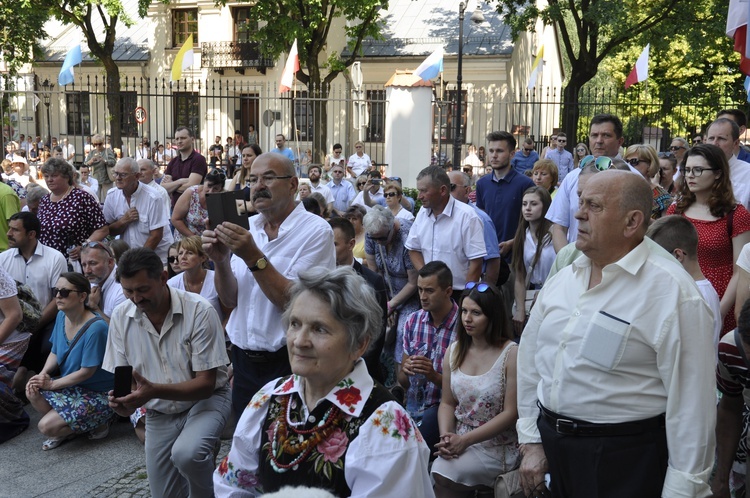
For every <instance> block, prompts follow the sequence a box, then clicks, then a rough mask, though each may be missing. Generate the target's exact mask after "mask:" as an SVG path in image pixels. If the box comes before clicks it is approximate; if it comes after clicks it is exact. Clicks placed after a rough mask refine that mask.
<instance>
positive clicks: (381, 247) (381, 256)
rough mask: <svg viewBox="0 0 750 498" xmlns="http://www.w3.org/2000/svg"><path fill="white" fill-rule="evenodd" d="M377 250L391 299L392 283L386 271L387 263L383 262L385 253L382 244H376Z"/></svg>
mask: <svg viewBox="0 0 750 498" xmlns="http://www.w3.org/2000/svg"><path fill="white" fill-rule="evenodd" d="M378 251H380V260H381V261H382V262H383V271H384V272H385V281H386V283H387V284H388V290H390V291H391V299H393V297H394V294H393V285H392V284H391V275H390V274H389V273H388V265H387V264H386V262H385V253H384V252H383V246H382V245H380V244H378Z"/></svg>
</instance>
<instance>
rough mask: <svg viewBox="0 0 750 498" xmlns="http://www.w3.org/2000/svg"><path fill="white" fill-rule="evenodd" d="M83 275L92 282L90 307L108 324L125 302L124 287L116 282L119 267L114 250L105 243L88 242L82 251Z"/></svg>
mask: <svg viewBox="0 0 750 498" xmlns="http://www.w3.org/2000/svg"><path fill="white" fill-rule="evenodd" d="M81 268H82V269H83V275H84V276H85V277H86V278H87V279H89V282H91V295H90V296H89V307H90V308H91V309H92V310H93V311H96V312H97V313H99V314H100V315H101V316H102V318H104V319H105V320H106V321H107V323H109V317H111V316H112V312H113V311H114V309H115V307H116V306H117V305H118V304H120V303H121V302H123V301H125V296H124V295H123V293H122V286H121V285H120V283H119V282H117V281H116V280H115V275H116V273H117V265H116V264H115V257H114V254H112V249H110V248H109V246H108V245H106V244H105V243H104V242H95V241H92V242H86V243H84V244H83V248H82V249H81Z"/></svg>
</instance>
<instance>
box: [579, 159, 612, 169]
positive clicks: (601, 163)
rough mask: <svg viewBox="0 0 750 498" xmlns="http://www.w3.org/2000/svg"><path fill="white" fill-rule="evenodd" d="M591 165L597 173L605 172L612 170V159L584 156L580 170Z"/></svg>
mask: <svg viewBox="0 0 750 498" xmlns="http://www.w3.org/2000/svg"><path fill="white" fill-rule="evenodd" d="M591 163H593V164H594V165H595V166H596V169H598V170H599V171H607V170H608V169H611V168H612V159H610V158H609V157H607V156H599V157H596V158H595V157H594V156H586V157H584V158H583V159H581V165H580V168H581V169H583V168H585V167H586V166H588V165H589V164H591Z"/></svg>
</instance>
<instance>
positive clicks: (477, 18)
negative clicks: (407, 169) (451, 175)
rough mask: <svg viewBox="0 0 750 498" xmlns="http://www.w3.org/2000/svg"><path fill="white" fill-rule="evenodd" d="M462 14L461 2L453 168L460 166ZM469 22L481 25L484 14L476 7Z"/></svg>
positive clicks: (462, 53)
mask: <svg viewBox="0 0 750 498" xmlns="http://www.w3.org/2000/svg"><path fill="white" fill-rule="evenodd" d="M464 12H466V3H464V2H461V3H460V4H459V5H458V75H457V76H456V95H457V96H456V115H455V116H454V117H453V120H454V123H455V130H456V131H455V133H454V142H453V167H454V168H456V167H460V166H461V143H462V142H463V140H462V134H461V124H462V122H463V119H462V116H461V86H462V85H461V83H462V80H463V74H462V73H463V59H464V50H463V48H464ZM470 19H471V22H473V23H474V24H481V23H483V22H484V14H482V10H481V9H480V8H479V6H478V5H477V8H476V10H474V13H473V14H472V15H471V17H470Z"/></svg>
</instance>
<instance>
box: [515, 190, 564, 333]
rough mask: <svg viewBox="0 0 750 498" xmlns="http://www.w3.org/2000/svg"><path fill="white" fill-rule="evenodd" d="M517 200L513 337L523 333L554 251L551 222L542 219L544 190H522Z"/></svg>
mask: <svg viewBox="0 0 750 498" xmlns="http://www.w3.org/2000/svg"><path fill="white" fill-rule="evenodd" d="M521 203H522V205H521V216H520V219H519V220H518V228H517V229H516V235H515V237H513V261H512V263H511V264H512V267H513V270H514V271H515V275H516V276H515V279H516V280H515V283H514V288H513V289H514V295H515V311H514V313H513V328H514V331H515V334H516V336H517V337H520V336H521V333H522V332H523V327H524V326H525V325H526V319H527V317H528V312H529V309H530V307H531V303H532V301H533V299H534V297H535V296H536V293H538V292H539V289H541V288H542V285H543V284H544V281H545V280H546V279H547V275H549V271H550V269H551V268H552V264H553V263H554V262H555V254H556V253H555V247H554V246H553V245H552V234H551V233H550V229H551V228H552V222H551V221H549V220H548V219H546V218H545V215H546V214H547V211H548V210H549V206H550V204H552V198H551V197H550V195H549V193H548V192H547V190H546V189H545V188H543V187H538V186H534V187H531V188H529V189H526V191H525V192H524V193H523V198H522V200H521Z"/></svg>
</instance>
